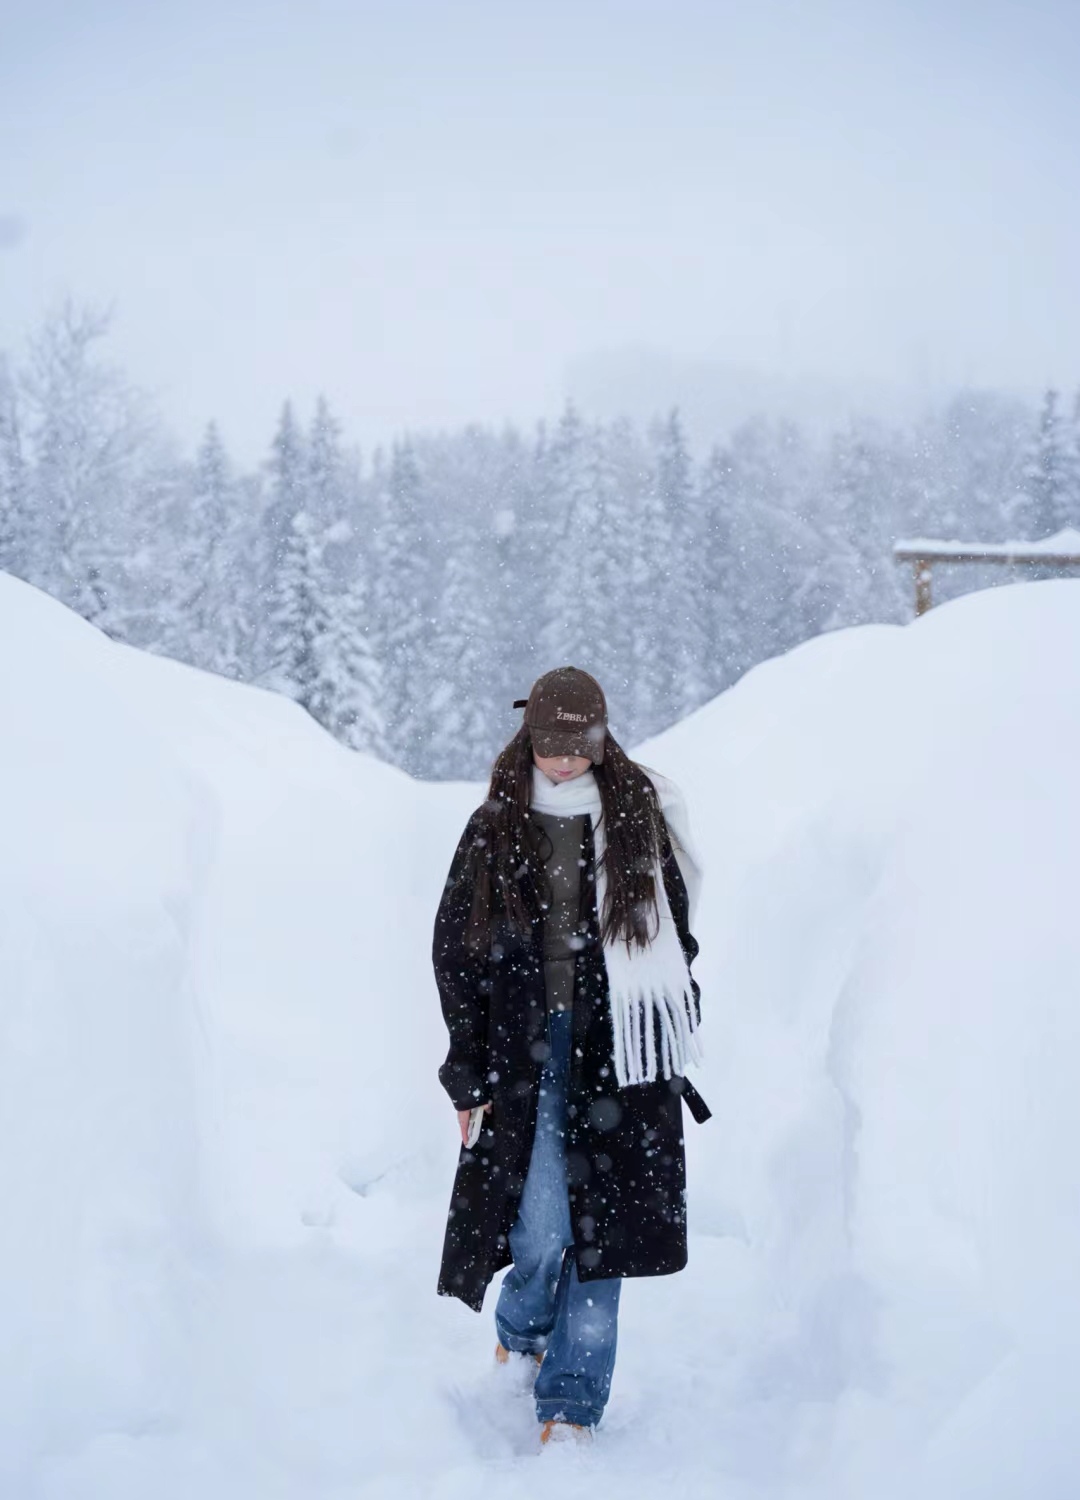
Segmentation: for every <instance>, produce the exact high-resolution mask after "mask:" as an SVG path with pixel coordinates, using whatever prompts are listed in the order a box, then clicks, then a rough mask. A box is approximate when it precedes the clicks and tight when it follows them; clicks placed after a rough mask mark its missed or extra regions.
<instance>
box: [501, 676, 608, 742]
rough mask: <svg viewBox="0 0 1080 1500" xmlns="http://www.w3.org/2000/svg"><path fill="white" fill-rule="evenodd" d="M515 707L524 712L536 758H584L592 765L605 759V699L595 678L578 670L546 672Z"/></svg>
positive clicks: (519, 699)
mask: <svg viewBox="0 0 1080 1500" xmlns="http://www.w3.org/2000/svg"><path fill="white" fill-rule="evenodd" d="M514 707H515V708H523V709H524V710H525V723H526V724H527V725H528V726H529V733H530V735H531V737H532V742H533V749H534V750H535V751H536V753H537V755H587V756H588V758H589V759H590V760H591V761H592V763H593V765H594V766H598V765H600V763H601V761H602V760H603V759H604V737H605V736H606V734H607V700H606V699H605V697H604V691H603V689H602V688H601V686H600V684H599V683H598V682H597V680H596V678H595V677H590V676H589V674H588V672H583V671H582V670H581V668H580V667H556V668H555V669H554V671H552V672H545V673H544V675H543V677H538V678H537V679H536V681H535V682H534V683H533V687H532V692H531V693H530V694H529V696H528V697H527V698H518V699H517V700H516V702H515V703H514Z"/></svg>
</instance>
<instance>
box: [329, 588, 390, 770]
mask: <svg viewBox="0 0 1080 1500" xmlns="http://www.w3.org/2000/svg"><path fill="white" fill-rule="evenodd" d="M324 582H325V572H324ZM326 613H327V620H326V632H325V634H324V636H323V638H322V642H321V646H320V675H321V678H322V680H323V682H324V683H325V691H326V697H327V713H328V718H327V720H326V726H325V727H326V728H327V729H329V731H330V733H331V734H333V735H335V736H336V737H337V738H338V739H339V740H340V741H341V742H342V744H343V745H348V747H349V749H350V750H363V751H365V752H366V753H367V754H370V755H378V756H381V757H385V753H386V726H385V723H384V721H383V714H382V697H383V685H382V672H381V669H380V666H379V660H378V657H377V656H376V654H375V650H374V647H373V643H372V640H371V637H370V630H371V620H372V612H371V607H370V601H369V598H368V590H367V585H366V581H365V580H364V579H363V578H362V577H360V576H357V577H355V578H354V580H353V582H352V583H351V584H350V585H349V586H348V587H347V588H346V589H345V590H344V591H343V592H341V593H337V594H328V595H327V597H326Z"/></svg>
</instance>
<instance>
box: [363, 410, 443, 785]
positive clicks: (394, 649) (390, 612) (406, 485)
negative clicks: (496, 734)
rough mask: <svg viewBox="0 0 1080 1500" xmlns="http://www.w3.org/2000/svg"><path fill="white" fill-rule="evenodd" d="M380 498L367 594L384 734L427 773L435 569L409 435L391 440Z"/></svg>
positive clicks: (407, 764) (397, 752)
mask: <svg viewBox="0 0 1080 1500" xmlns="http://www.w3.org/2000/svg"><path fill="white" fill-rule="evenodd" d="M381 498H382V501H383V505H382V511H381V514H380V516H379V518H378V525H377V531H376V536H375V549H374V550H375V562H376V589H375V599H374V602H375V606H376V615H377V621H378V631H379V638H380V640H381V642H382V670H383V685H384V693H383V702H384V713H385V725H386V742H387V748H388V751H389V753H390V756H391V759H392V760H393V761H394V762H395V764H397V765H399V766H401V767H402V768H403V769H404V770H406V771H408V772H410V774H412V775H426V774H427V764H428V756H429V750H430V745H429V739H430V725H431V720H430V717H429V710H428V705H427V701H426V700H427V698H428V696H429V694H430V690H431V687H432V678H431V672H430V655H431V642H432V637H433V634H434V630H433V624H432V619H433V608H432V605H433V593H434V590H433V579H434V574H435V570H434V567H433V563H432V557H431V550H430V538H431V530H430V518H429V517H428V515H427V502H426V495H425V490H424V482H423V477H422V475H421V472H420V465H419V463H418V461H417V456H416V450H415V448H414V446H413V444H412V443H411V442H410V441H409V440H408V439H406V440H405V441H404V442H400V443H396V444H395V445H394V449H393V452H392V455H391V460H390V466H389V470H388V471H387V472H386V476H385V492H384V494H383V496H382V497H381Z"/></svg>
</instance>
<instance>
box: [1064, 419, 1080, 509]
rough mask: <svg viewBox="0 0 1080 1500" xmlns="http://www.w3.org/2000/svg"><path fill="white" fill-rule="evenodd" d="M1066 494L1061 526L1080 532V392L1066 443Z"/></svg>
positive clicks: (1069, 424) (1068, 427)
mask: <svg viewBox="0 0 1080 1500" xmlns="http://www.w3.org/2000/svg"><path fill="white" fill-rule="evenodd" d="M1064 449H1065V452H1064V460H1065V475H1064V494H1063V497H1062V505H1061V511H1060V515H1061V524H1062V525H1063V526H1069V527H1072V528H1073V529H1074V530H1076V531H1080V391H1077V393H1076V395H1075V397H1074V399H1073V406H1072V411H1071V412H1070V413H1069V422H1068V426H1067V429H1066V433H1065V442H1064Z"/></svg>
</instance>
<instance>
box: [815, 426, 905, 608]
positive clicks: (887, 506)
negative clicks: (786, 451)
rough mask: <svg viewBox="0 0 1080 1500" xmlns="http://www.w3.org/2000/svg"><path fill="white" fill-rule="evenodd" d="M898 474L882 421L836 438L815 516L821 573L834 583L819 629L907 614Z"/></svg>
mask: <svg viewBox="0 0 1080 1500" xmlns="http://www.w3.org/2000/svg"><path fill="white" fill-rule="evenodd" d="M897 471H898V463H897V455H896V453H895V450H894V446H893V444H892V443H891V442H890V440H889V435H888V434H887V433H886V432H884V431H883V430H882V429H880V428H878V427H877V426H876V425H874V424H871V423H869V422H865V421H864V422H852V423H851V425H850V426H849V427H848V429H847V430H846V431H845V432H841V433H837V434H836V436H835V437H834V439H833V442H832V445H831V448H830V452H829V458H828V462H827V464H826V468H825V476H824V484H823V497H822V504H821V507H820V510H819V512H818V517H817V519H818V522H819V524H820V526H821V528H822V530H821V542H822V544H823V548H824V555H823V556H822V559H821V575H822V578H828V579H829V580H831V583H830V585H829V588H828V589H827V592H828V593H829V594H831V598H830V599H828V601H827V611H826V613H825V615H824V617H823V618H821V619H820V621H819V625H818V628H819V629H822V630H832V629H835V628H836V627H837V626H841V625H862V624H866V623H867V622H869V621H871V620H900V619H903V618H904V614H905V610H906V608H907V605H906V602H905V599H904V597H903V594H902V588H901V578H900V574H899V572H898V570H897V568H896V565H895V564H894V562H893V559H892V545H893V542H894V541H895V539H896V523H895V515H896V506H895V504H894V492H895V488H896V485H897V483H898V472H897ZM823 602H824V601H823Z"/></svg>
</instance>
